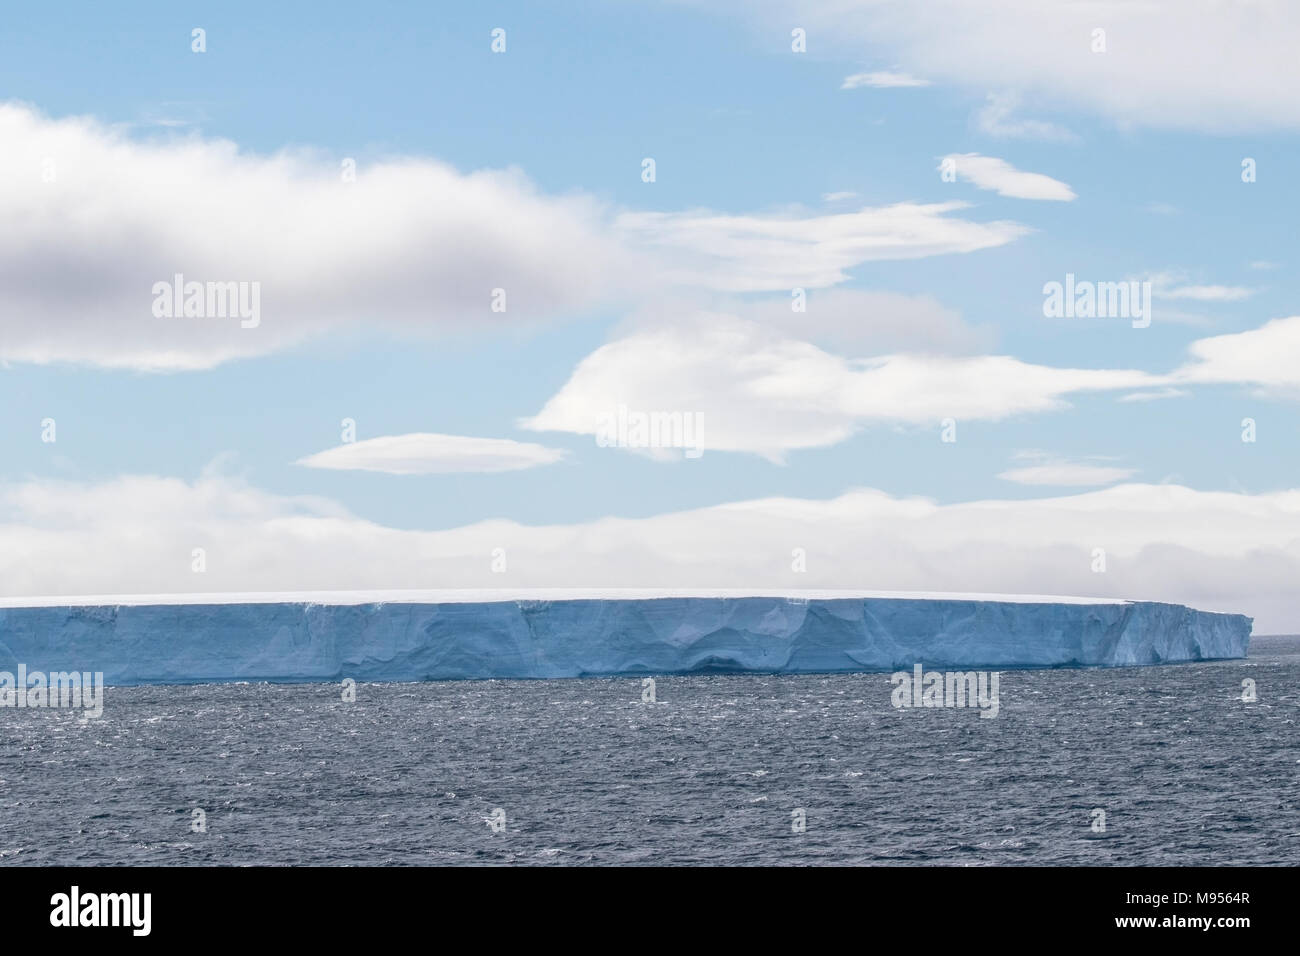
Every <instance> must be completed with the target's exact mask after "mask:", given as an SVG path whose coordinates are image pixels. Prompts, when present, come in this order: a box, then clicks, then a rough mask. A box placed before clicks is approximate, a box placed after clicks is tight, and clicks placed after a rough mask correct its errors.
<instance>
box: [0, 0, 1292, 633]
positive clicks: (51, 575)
mask: <svg viewBox="0 0 1300 956" xmlns="http://www.w3.org/2000/svg"><path fill="white" fill-rule="evenodd" d="M196 31H198V32H196ZM1297 41H1300V10H1297V9H1295V8H1292V7H1290V6H1288V5H1286V4H1277V3H1270V2H1258V3H1248V2H1242V3H1235V4H1222V3H1210V2H1184V3H1148V4H1142V5H1134V4H1127V3H1107V2H1099V3H1092V4H1086V5H1085V4H1071V3H1045V2H1031V0H1004V2H1000V3H988V2H984V3H967V2H957V0H931V2H927V3H923V4H918V3H894V2H863V3H844V2H829V0H824V2H808V3H768V2H746V3H741V2H730V0H721V2H713V3H708V4H704V3H693V2H654V0H637V2H620V3H603V2H585V3H584V2H553V3H528V4H524V3H517V4H516V3H483V4H464V5H437V6H430V7H427V6H426V5H420V4H397V3H383V2H375V3H370V4H367V5H366V6H365V7H364V8H360V9H359V8H357V7H356V6H355V5H353V4H336V3H330V2H317V3H311V4H283V5H279V4H277V5H275V6H274V7H273V8H271V9H267V8H266V6H265V5H262V4H251V3H222V4H163V3H157V4H153V3H136V4H131V5H129V7H127V8H108V7H105V6H104V5H102V4H90V3H85V4H82V3H64V4H58V3H56V4H52V5H38V6H31V5H28V6H26V7H21V8H17V9H14V10H12V11H9V12H8V13H7V16H6V28H5V30H4V31H3V32H2V33H0V214H2V221H3V222H4V223H5V224H6V225H7V227H8V228H6V229H5V230H4V231H3V234H0V448H3V449H4V451H5V454H4V456H3V458H2V459H0V572H2V573H0V592H2V593H3V595H5V596H10V597H13V596H19V597H21V596H35V595H58V594H87V593H93V594H113V593H162V592H184V593H188V592H195V591H205V590H210V591H231V590H235V591H256V590H278V589H292V590H304V589H354V588H374V587H393V588H406V587H421V588H426V587H485V588H486V587H491V588H501V587H503V586H512V585H518V586H528V587H533V586H563V587H590V586H646V587H663V586H688V585H689V586H699V587H741V588H744V587H754V588H772V587H778V588H780V587H792V588H793V587H846V588H860V589H876V590H885V589H921V590H936V591H938V590H942V591H992V592H1007V593H1047V594H1080V595H1096V596H1112V597H1125V598H1136V599H1149V600H1168V601H1176V602H1179V603H1187V604H1192V605H1194V606H1197V607H1200V608H1204V609H1209V610H1227V611H1234V612H1240V613H1246V614H1251V615H1253V616H1255V617H1256V630H1257V632H1290V633H1294V632H1296V631H1297V630H1300V626H1298V625H1300V597H1297V595H1296V593H1295V592H1296V591H1297V589H1296V587H1295V582H1296V581H1297V580H1300V575H1298V574H1297V572H1300V490H1298V489H1300V484H1298V483H1297V481H1296V478H1295V475H1296V471H1297V469H1296V466H1297V463H1298V462H1300V452H1298V451H1297V449H1300V442H1298V439H1300V424H1298V421H1297V416H1296V411H1297V405H1296V402H1297V399H1298V398H1300V305H1297V301H1296V292H1297V289H1296V282H1295V279H1294V264H1295V259H1296V248H1297V245H1296V239H1295V223H1294V219H1295V216H1294V211H1295V209H1296V208H1297V206H1298V203H1297V200H1300V185H1298V184H1297V177H1296V161H1295V158H1294V157H1295V156H1296V155H1297V148H1296V147H1297V145H1298V144H1297V131H1298V130H1300V100H1297V98H1296V97H1295V96H1294V95H1293V91H1294V90H1295V89H1296V88H1297V87H1298V86H1300V61H1297V59H1296V57H1295V56H1294V50H1295V48H1296V46H1297ZM177 275H181V276H182V277H183V279H182V280H181V285H182V290H181V294H180V296H179V297H177V296H175V295H173V294H172V293H171V292H168V293H166V294H161V293H160V292H159V291H158V289H159V284H160V283H161V284H162V285H163V286H164V287H166V288H168V289H170V288H171V287H172V286H173V284H174V281H175V279H174V277H175V276H177ZM1067 276H1069V277H1072V278H1070V279H1067ZM194 282H197V283H199V289H200V295H199V296H198V297H197V299H196V300H195V302H196V305H195V311H196V313H198V314H191V315H186V314H185V308H184V300H185V299H186V298H188V292H187V291H186V290H185V288H184V285H185V283H194ZM1067 282H1069V283H1072V284H1075V285H1076V286H1077V284H1080V283H1081V284H1090V283H1102V284H1110V285H1108V286H1103V288H1110V289H1111V290H1112V291H1114V290H1116V289H1118V288H1119V285H1118V284H1121V283H1122V284H1124V286H1123V287H1124V289H1125V291H1131V292H1132V293H1133V295H1132V296H1131V299H1132V301H1131V302H1126V303H1125V302H1120V301H1119V300H1118V299H1116V300H1115V301H1111V302H1109V303H1108V308H1109V312H1107V309H1102V310H1101V311H1102V312H1103V313H1106V314H1087V310H1086V309H1085V308H1082V307H1081V308H1079V309H1078V310H1072V311H1077V312H1078V313H1080V314H1074V315H1069V316H1067V315H1060V314H1054V313H1053V312H1052V309H1051V308H1050V307H1049V305H1048V300H1049V291H1048V290H1049V289H1050V287H1051V284H1052V283H1060V284H1061V286H1062V288H1063V289H1064V287H1065V286H1066V283H1067ZM225 283H235V286H234V287H232V288H235V289H236V290H237V293H239V294H243V295H244V299H243V300H242V302H243V304H244V305H245V310H244V312H237V310H234V309H229V310H223V309H221V308H220V307H219V303H218V302H216V301H215V300H214V302H209V301H208V299H207V297H206V293H207V291H208V285H209V284H214V285H215V284H222V286H223V290H224V288H225V286H224V284H225ZM1144 290H1145V292H1144ZM1116 294H1117V293H1116ZM178 298H179V300H180V301H179V304H180V305H181V308H179V309H177V308H175V306H177V305H178ZM1148 298H1149V302H1148V305H1149V307H1148V308H1146V309H1145V310H1143V309H1142V308H1140V306H1141V303H1142V302H1143V301H1144V300H1146V299H1148ZM214 304H215V305H217V306H218V307H216V308H213V307H211V306H213V305H214ZM1093 311H1094V312H1096V311H1097V310H1093ZM174 313H175V314H174ZM619 409H622V410H623V412H622V414H623V415H624V419H623V420H624V422H625V423H627V422H632V423H635V420H636V416H638V415H641V416H650V415H660V416H671V415H674V414H675V415H677V416H678V418H677V421H679V422H681V423H682V424H683V426H684V427H685V426H686V425H688V424H690V425H694V426H695V429H694V432H693V433H692V434H691V435H686V433H685V432H683V433H681V434H677V435H668V436H667V437H666V438H665V436H664V435H658V436H647V435H645V434H643V433H640V432H638V431H637V430H636V428H635V427H634V425H633V427H632V428H631V430H630V431H629V430H626V429H625V431H624V432H623V433H622V434H621V436H620V434H619V433H618V432H617V430H616V429H615V428H614V426H613V424H612V423H616V422H617V420H618V418H619V414H620V412H619ZM628 416H631V418H628ZM665 420H667V419H665ZM611 429H612V430H611ZM687 430H689V429H687ZM686 438H691V439H692V441H689V442H688V441H686Z"/></svg>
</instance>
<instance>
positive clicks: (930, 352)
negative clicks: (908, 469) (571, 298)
mask: <svg viewBox="0 0 1300 956" xmlns="http://www.w3.org/2000/svg"><path fill="white" fill-rule="evenodd" d="M759 314H760V315H761V314H762V313H759ZM884 329H885V331H886V333H887V332H888V326H887V325H885V326H884ZM935 351H936V350H934V349H924V348H922V351H921V352H916V353H903V352H898V353H893V354H886V355H879V354H877V355H876V356H874V357H869V358H845V357H842V356H839V355H835V354H832V353H830V352H827V351H824V350H823V349H821V348H819V347H818V346H816V345H813V344H811V343H810V342H807V341H803V340H800V339H795V338H791V337H789V336H788V335H785V334H783V333H782V332H781V331H780V329H779V328H773V327H768V326H766V325H763V324H760V323H759V322H755V321H749V320H741V319H738V318H736V317H734V316H731V315H725V314H717V313H699V314H696V315H694V316H692V317H691V318H690V319H689V320H688V321H677V322H671V323H666V324H662V325H658V326H655V327H650V328H643V329H639V330H635V331H632V332H630V333H629V334H627V335H625V336H623V337H622V338H619V339H617V340H615V341H613V342H609V343H607V344H605V345H602V346H601V347H600V348H598V349H596V350H595V351H594V352H592V353H591V354H590V355H588V356H587V357H586V358H584V359H583V360H582V361H581V362H579V363H578V366H577V367H576V368H575V369H574V371H573V373H572V374H571V375H570V377H569V380H568V381H567V382H565V384H564V385H563V386H562V387H561V388H560V390H559V391H558V392H557V393H556V394H555V395H554V396H552V397H551V398H550V400H548V401H547V402H546V404H545V405H544V406H543V407H542V409H541V410H540V411H539V412H538V413H537V414H536V415H534V416H532V417H531V418H526V419H523V420H521V421H520V422H519V425H520V426H521V427H523V428H528V429H532V430H536V431H565V432H573V433H576V434H580V435H590V434H595V433H596V431H597V424H598V422H599V420H600V416H601V415H602V414H604V413H605V412H606V411H607V410H608V409H610V408H614V407H616V406H618V405H626V406H627V407H628V408H630V409H636V410H640V411H644V412H654V411H661V412H683V413H684V412H691V413H694V414H698V415H701V416H702V417H703V419H704V421H705V422H706V426H705V428H704V433H705V440H704V446H705V448H706V449H707V450H713V451H735V452H750V453H753V454H757V455H761V456H763V457H765V458H767V459H769V460H771V461H778V462H779V461H782V460H784V456H785V454H786V453H787V452H790V451H795V450H799V449H804V448H821V447H825V446H829V445H834V444H837V443H839V442H841V441H844V440H845V439H847V438H849V437H850V436H851V435H853V434H854V433H855V432H856V431H858V430H859V429H861V428H863V427H865V426H868V425H871V424H878V423H888V424H900V425H929V426H934V427H937V426H938V423H939V422H940V421H941V420H942V419H944V418H953V419H956V420H957V421H1000V420H1002V419H1005V418H1009V417H1011V416H1014V415H1022V414H1029V413H1039V412H1048V411H1057V410H1060V409H1063V408H1067V407H1068V399H1069V398H1070V397H1071V396H1073V395H1075V394H1078V393H1085V392H1102V391H1124V392H1127V393H1130V394H1129V395H1127V396H1125V398H1124V400H1128V401H1141V400H1144V399H1147V398H1161V397H1171V396H1172V395H1173V394H1176V392H1169V391H1166V392H1159V391H1155V390H1158V389H1160V388H1166V389H1169V388H1173V389H1177V387H1178V386H1184V385H1190V384H1198V383H1199V384H1238V385H1248V386H1256V387H1259V388H1263V389H1268V390H1272V391H1276V392H1279V393H1285V394H1289V393H1292V392H1297V393H1300V363H1297V362H1296V361H1295V358H1294V357H1295V356H1296V355H1300V316H1295V317H1292V318H1287V319H1276V320H1274V321H1272V322H1269V323H1267V324H1266V325H1264V326H1261V327H1260V328H1258V329H1253V330H1250V331H1247V332H1239V333H1234V334H1232V335H1221V336H1215V337H1212V338H1206V339H1199V340H1197V341H1195V342H1193V343H1192V344H1191V345H1190V346H1189V348H1188V351H1189V353H1190V355H1191V359H1190V361H1188V362H1185V363H1184V364H1182V365H1181V366H1179V367H1178V368H1176V369H1174V370H1173V371H1172V372H1168V373H1162V374H1156V373H1149V372H1144V371H1140V370H1137V369H1081V368H1059V367H1054V366H1045V365H1035V364H1032V363H1028V362H1023V361H1021V360H1019V359H1016V358H1014V357H1011V356H1007V355H974V356H955V355H940V354H934V353H935ZM922 353H924V354H922ZM1138 390H1141V391H1138ZM1139 396H1140V397H1139Z"/></svg>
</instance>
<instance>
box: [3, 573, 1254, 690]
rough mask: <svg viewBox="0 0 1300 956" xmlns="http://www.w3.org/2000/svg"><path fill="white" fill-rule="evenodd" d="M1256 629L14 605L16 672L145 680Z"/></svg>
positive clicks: (531, 605)
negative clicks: (75, 673) (94, 674)
mask: <svg viewBox="0 0 1300 956" xmlns="http://www.w3.org/2000/svg"><path fill="white" fill-rule="evenodd" d="M511 595H513V596H511ZM1251 623H1252V621H1251V618H1249V617H1245V616H1243V615H1240V614H1221V613H1212V612H1206V611H1196V610H1193V609H1191V608H1187V607H1182V606H1180V605H1176V604H1160V603H1155V602H1149V601H1133V602H1130V601H1117V600H1109V599H1093V598H1055V597H1023V596H1007V595H982V596H981V595H921V594H915V593H906V592H904V593H885V592H837V591H826V592H801V593H798V594H795V595H791V594H787V593H776V592H755V591H739V592H726V591H714V592H700V593H673V592H645V591H603V592H596V593H592V592H572V591H569V592H565V591H545V592H541V591H534V592H482V591H472V592H370V593H360V592H337V593H332V594H311V593H308V594H295V595H290V594H285V595H178V596H157V597H140V598H79V599H68V598H46V599H39V600H32V601H24V600H22V599H14V598H9V599H4V600H3V601H0V670H9V671H13V670H14V669H15V668H16V666H17V665H18V664H19V663H22V664H25V665H26V666H27V667H28V668H29V669H39V670H43V671H47V672H55V671H61V670H79V671H102V672H103V674H104V680H105V682H107V683H109V684H116V685H128V684H154V683H163V684H184V683H202V682H208V681H236V680H259V681H260V680H265V681H333V680H341V679H343V678H346V677H351V678H353V679H356V680H360V681H418V680H441V679H473V678H540V677H581V676H595V675H617V674H624V675H654V674H684V673H708V672H755V673H786V674H799V673H834V672H846V671H848V672H851V671H892V670H895V669H899V668H909V667H911V666H912V665H913V664H916V663H922V664H925V665H926V666H933V667H951V668H967V669H969V668H987V669H1000V668H1004V669H1005V668H1025V667H1070V666H1089V665H1096V666H1119V665H1137V664H1165V663H1177V662H1183V661H1198V660H1213V659H1224V658H1236V657H1244V656H1245V655H1246V649H1247V646H1248V643H1249V640H1250V631H1251Z"/></svg>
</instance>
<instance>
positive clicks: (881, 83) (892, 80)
mask: <svg viewBox="0 0 1300 956" xmlns="http://www.w3.org/2000/svg"><path fill="white" fill-rule="evenodd" d="M929 85H930V81H929V80H920V79H917V78H916V77H914V76H912V74H910V73H891V72H889V71H887V70H881V71H878V72H875V73H854V74H853V75H852V76H846V77H845V78H844V82H843V83H841V84H840V89H842V90H856V89H858V88H859V87H862V86H870V87H873V88H874V89H878V90H888V89H895V88H901V87H913V86H929Z"/></svg>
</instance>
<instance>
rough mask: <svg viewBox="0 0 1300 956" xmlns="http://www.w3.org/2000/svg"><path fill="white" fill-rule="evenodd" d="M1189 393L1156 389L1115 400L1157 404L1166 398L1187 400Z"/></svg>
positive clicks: (1177, 389)
mask: <svg viewBox="0 0 1300 956" xmlns="http://www.w3.org/2000/svg"><path fill="white" fill-rule="evenodd" d="M1191 394H1192V393H1191V392H1189V391H1187V390H1186V389H1181V388H1158V389H1153V390H1152V391H1149V392H1130V393H1129V394H1127V395H1121V396H1120V397H1119V398H1117V399H1115V401H1117V402H1157V401H1161V400H1162V399H1166V398H1188V397H1190V396H1191Z"/></svg>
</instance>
